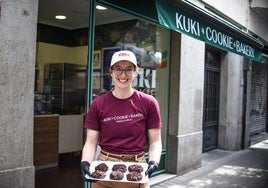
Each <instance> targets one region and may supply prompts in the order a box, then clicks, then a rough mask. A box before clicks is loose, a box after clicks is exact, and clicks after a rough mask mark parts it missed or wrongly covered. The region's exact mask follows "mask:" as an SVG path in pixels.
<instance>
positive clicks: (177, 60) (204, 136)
mask: <svg viewBox="0 0 268 188" xmlns="http://www.w3.org/2000/svg"><path fill="white" fill-rule="evenodd" d="M232 2H233V1H232ZM234 3H235V2H234ZM97 4H100V5H102V6H105V7H107V8H108V9H109V10H110V11H114V12H116V13H118V14H121V15H122V17H126V19H125V20H121V21H114V22H113V21H110V23H104V24H102V25H98V26H97V25H95V22H96V20H97V19H98V18H97V17H96V11H97V10H96V9H95V6H96V5H97ZM208 4H209V1H202V2H199V1H198V2H197V3H196V4H195V3H193V2H191V1H172V0H157V1H153V0H150V1H133V2H127V3H126V2H125V1H120V0H118V1H109V0H91V1H89V9H90V19H89V28H87V29H86V32H84V31H83V30H79V31H75V32H74V33H75V36H80V37H79V39H78V40H76V42H77V45H75V46H73V47H72V48H70V49H69V51H68V52H69V53H76V50H77V49H78V48H79V49H83V53H82V54H81V53H79V54H77V59H78V60H79V61H80V62H84V63H85V66H86V67H87V71H86V72H87V80H86V82H85V83H86V84H87V85H86V88H87V91H86V93H87V95H86V97H85V98H86V102H85V106H84V107H85V110H86V109H87V108H88V107H89V106H90V103H91V101H92V100H93V99H94V98H95V97H97V96H98V95H101V94H102V93H103V92H106V91H108V90H110V89H112V87H113V83H112V82H111V79H110V77H109V63H110V62H109V61H110V58H111V55H112V53H113V52H115V51H118V50H121V49H128V50H131V51H133V52H134V53H135V54H136V56H137V58H138V65H139V67H140V68H141V74H140V75H139V76H138V77H137V79H136V80H135V81H134V83H133V84H134V86H135V88H136V89H138V90H140V91H143V92H145V93H148V94H151V95H153V96H155V98H156V99H157V100H158V102H159V104H160V108H161V117H162V121H163V129H162V140H163V151H162V158H161V164H160V168H159V170H158V171H157V173H155V175H158V174H160V173H171V174H178V175H179V174H183V173H185V172H187V171H189V170H191V169H194V168H196V167H199V166H200V165H201V159H202V153H203V152H206V151H209V150H212V149H216V148H220V149H226V150H240V149H243V148H246V147H248V146H249V144H250V137H251V135H254V134H256V133H260V132H267V112H266V109H267V66H266V65H265V64H264V63H265V62H267V57H266V56H263V43H262V42H260V41H259V40H257V39H256V38H254V37H252V36H251V35H250V34H246V33H245V32H243V31H242V30H239V29H237V28H236V27H234V26H233V24H230V23H229V22H228V21H226V20H225V21H222V20H224V18H223V17H222V16H220V15H218V16H215V14H212V13H211V12H209V11H208V9H206V8H207V7H208V6H205V5H208ZM236 5H237V4H236ZM243 5H245V4H243ZM13 6H14V5H11V4H5V6H4V7H11V8H12V9H15V8H18V7H21V6H22V3H19V2H18V5H17V6H18V7H13ZM167 7H168V8H169V9H167V10H162V8H164V9H165V8H167ZM215 7H216V8H215V9H217V6H215ZM25 9H27V10H30V14H29V13H27V11H23V16H22V17H21V20H18V22H21V24H18V26H17V27H18V28H17V30H20V31H21V32H22V33H24V35H23V37H18V38H17V40H16V41H15V42H14V43H12V45H13V46H12V45H1V46H5V47H1V51H3V52H5V54H10V53H9V52H13V53H12V54H10V55H1V58H3V62H7V63H6V64H7V65H6V66H5V65H2V66H3V69H2V68H1V70H9V68H12V67H13V68H14V67H15V69H14V70H15V72H12V73H11V72H10V71H7V72H5V71H4V72H1V75H6V74H7V73H8V74H10V76H12V77H20V80H21V82H22V83H20V82H18V81H17V80H13V79H11V78H8V77H6V79H7V80H8V81H9V84H8V85H9V86H10V87H11V86H12V85H13V86H14V87H15V86H18V87H17V89H11V88H8V86H7V83H6V84H5V83H4V82H2V81H1V82H2V84H1V87H3V89H5V91H6V92H7V93H3V95H2V94H1V101H2V105H4V106H3V107H7V106H14V105H15V106H17V107H16V108H10V107H8V108H7V109H8V111H7V112H6V113H4V112H2V113H3V115H5V116H2V117H3V119H4V122H5V123H4V124H3V126H2V125H1V127H0V128H1V129H2V130H3V131H2V130H1V134H2V133H4V132H6V133H7V134H6V135H4V136H3V137H2V135H1V143H3V144H1V145H0V146H1V151H2V149H3V151H5V152H4V153H3V155H2V156H1V155H0V161H3V163H2V164H4V165H2V166H1V168H0V179H1V180H3V181H1V183H0V185H1V186H0V187H2V185H3V187H10V186H17V185H26V186H25V187H34V170H35V167H34V164H33V156H32V154H33V134H32V133H33V121H32V120H33V116H34V114H33V113H32V112H34V106H33V101H32V99H34V93H33V92H30V91H34V90H35V89H34V87H35V84H34V79H31V77H34V75H35V68H36V66H35V59H37V60H38V61H43V60H46V59H45V58H44V59H42V57H41V58H40V56H38V53H37V56H36V57H35V55H36V54H35V49H36V46H35V44H36V42H37V49H38V52H40V51H42V50H44V49H46V50H47V49H51V51H48V52H49V53H51V52H52V51H53V50H55V48H56V47H58V46H53V45H51V44H49V43H48V42H46V40H45V39H44V38H43V39H44V41H38V39H40V38H37V41H35V37H33V36H37V35H38V34H39V37H40V33H39V32H38V33H36V31H38V29H37V24H36V20H37V14H38V12H37V10H38V5H37V3H32V2H31V6H29V7H26V8H25ZM3 10H5V9H3ZM19 10H21V9H19ZM148 10H151V11H148ZM162 11H163V12H162ZM165 11H168V13H167V12H165ZM173 11H174V14H173ZM219 11H221V10H219ZM223 12H224V10H223ZM176 14H177V15H176ZM226 14H228V11H227V12H226ZM169 16H170V17H169ZM172 16H174V18H177V21H174V22H173V21H172V18H171V17H172ZM17 17H20V16H18V15H17ZM244 17H246V15H245V16H244ZM8 21H12V20H8V18H7V14H6V13H3V16H2V17H1V18H0V23H1V22H3V23H6V25H7V26H8V24H7V23H8ZM236 21H241V20H239V19H237V20H236ZM12 22H14V21H12ZM18 22H17V21H16V23H14V24H17V23H18ZM260 22H262V20H260ZM265 23H266V26H265V27H264V28H265V29H266V28H268V24H267V22H265ZM241 24H242V25H243V23H241ZM174 27H175V28H174ZM7 28H9V27H7ZM202 28H203V29H205V30H202ZM252 28H253V27H252ZM265 29H263V30H258V29H256V31H259V33H258V35H260V36H264V33H265V31H267V29H266V30H265ZM28 30H30V31H31V32H30V33H29V32H28ZM252 30H254V28H253V29H252ZM87 31H88V33H87ZM0 33H4V34H5V40H4V41H5V42H6V44H7V43H8V41H10V40H11V36H9V35H8V34H7V33H8V32H7V30H3V28H2V29H0ZM13 33H16V32H15V31H13V32H12V34H13ZM26 33H27V36H26V37H25V35H26ZM21 36H22V35H21ZM202 36H203V37H206V38H202ZM25 38H26V39H27V40H26V39H25ZM41 38H42V37H41ZM84 38H87V39H86V40H82V39H84ZM25 41H26V44H27V46H28V47H29V48H25V47H24V45H23V44H22V43H25ZM234 41H235V42H234ZM267 41H268V40H267V39H266V42H267ZM234 43H235V44H237V45H236V46H232V45H234ZM3 44H4V43H3ZM16 44H19V45H16ZM14 46H16V48H15V50H14V48H13V47H14ZM15 54H17V55H19V57H21V59H20V60H18V59H17V58H15V59H14V57H15V56H16V55H15ZM23 54H28V55H27V56H25V55H23ZM44 54H45V53H44ZM44 54H43V55H44ZM65 58H67V57H65ZM11 61H12V62H11ZM21 64H23V65H24V68H25V69H24V68H22V70H24V71H21V70H20V69H19V68H18V67H20V66H21ZM26 69H27V71H26ZM29 70H30V71H29ZM40 70H42V71H40ZM44 70H45V66H43V65H42V66H41V67H39V71H40V72H39V74H43V71H44ZM22 72H27V74H23V73H22ZM29 80H31V81H29ZM23 81H27V84H26V83H24V82H23ZM44 85H45V81H44V80H43V82H40V83H39V85H37V86H36V87H37V88H38V87H40V88H41V89H40V90H42V89H43V88H44ZM13 86H12V87H13ZM29 90H30V91H29ZM3 91H4V90H3ZM10 93H13V94H12V95H14V97H15V98H17V99H18V100H14V101H13V100H10V98H9V97H7V96H9V95H10ZM14 93H15V94H14ZM3 101H9V102H10V103H9V104H6V102H5V103H3ZM14 109H16V112H14V111H13V110H14ZM79 109H80V108H79ZM9 112H10V115H11V116H13V117H15V119H13V118H12V117H11V116H7V114H8V113H9ZM25 112H26V113H25ZM12 121H16V122H13V123H10V122H12ZM8 124H11V125H12V126H11V127H9V129H7V128H6V127H4V125H6V126H7V125H8ZM7 127H8V126H7ZM18 128H19V129H20V130H23V131H21V132H20V131H18V130H17V129H18ZM14 132H16V134H15V135H16V138H14V139H11V137H12V136H13V135H14ZM4 137H5V138H7V139H5V140H12V142H11V141H3V142H2V138H4ZM22 143H24V144H22ZM23 146H24V147H23ZM8 148H14V149H12V153H13V154H12V155H11V153H10V152H9V151H10V150H9V149H8ZM13 150H14V151H13ZM29 151H30V152H29ZM21 153H24V155H23V156H22V155H21ZM14 154H16V156H14ZM9 158H14V160H13V159H12V160H11V161H10V160H8V159H9ZM19 161H23V162H22V163H21V162H19ZM10 169H11V170H10ZM11 177H15V180H14V181H12V182H10V181H9V180H10V178H11ZM26 181H27V182H26ZM6 185H8V186H6Z"/></svg>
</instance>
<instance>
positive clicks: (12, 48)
mask: <svg viewBox="0 0 268 188" xmlns="http://www.w3.org/2000/svg"><path fill="white" fill-rule="evenodd" d="M1 8H2V10H1V15H0V16H1V17H0V36H1V40H0V62H1V63H0V109H1V110H0V117H1V121H0V143H1V144H0V187H1V188H10V187H25V188H26V187H27V188H33V187H34V166H33V92H34V69H35V48H36V27H37V10H38V1H31V0H13V1H2V3H1Z"/></svg>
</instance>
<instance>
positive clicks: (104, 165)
mask: <svg viewBox="0 0 268 188" xmlns="http://www.w3.org/2000/svg"><path fill="white" fill-rule="evenodd" d="M95 170H100V171H103V172H107V171H108V166H107V165H106V164H105V163H100V164H98V165H97V166H95Z"/></svg>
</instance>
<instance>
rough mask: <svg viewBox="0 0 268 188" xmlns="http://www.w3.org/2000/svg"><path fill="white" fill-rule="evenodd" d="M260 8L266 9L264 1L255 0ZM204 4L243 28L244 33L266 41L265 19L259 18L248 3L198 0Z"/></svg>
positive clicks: (267, 26) (267, 25)
mask: <svg viewBox="0 0 268 188" xmlns="http://www.w3.org/2000/svg"><path fill="white" fill-rule="evenodd" d="M256 1H258V3H259V4H260V5H261V6H264V7H265V6H266V7H267V4H268V3H267V1H266V0H255V1H252V2H254V3H255V2H256ZM200 2H203V3H204V4H208V5H209V6H210V7H211V8H212V9H214V10H217V11H219V12H221V13H222V14H223V15H226V16H227V17H228V18H229V19H230V20H232V21H234V22H236V23H237V24H238V25H241V26H242V27H244V28H245V31H250V32H252V33H255V34H256V35H258V36H260V37H261V38H263V39H264V40H265V41H268V35H267V31H268V24H264V23H267V18H266V19H265V18H264V17H263V16H260V15H259V14H258V13H256V11H254V10H253V9H251V8H250V1H233V0H225V1H214V0H200Z"/></svg>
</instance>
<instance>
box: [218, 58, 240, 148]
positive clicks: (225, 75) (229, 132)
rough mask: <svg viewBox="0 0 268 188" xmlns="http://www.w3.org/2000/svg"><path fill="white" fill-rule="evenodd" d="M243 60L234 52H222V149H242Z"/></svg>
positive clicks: (220, 134) (220, 128)
mask: <svg viewBox="0 0 268 188" xmlns="http://www.w3.org/2000/svg"><path fill="white" fill-rule="evenodd" d="M243 60H244V58H243V57H241V56H239V55H236V54H234V53H223V54H222V63H221V86H220V91H221V93H220V111H219V114H220V117H219V138H218V145H219V148H221V149H228V150H239V149H241V138H242V109H243V89H244V88H243Z"/></svg>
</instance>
